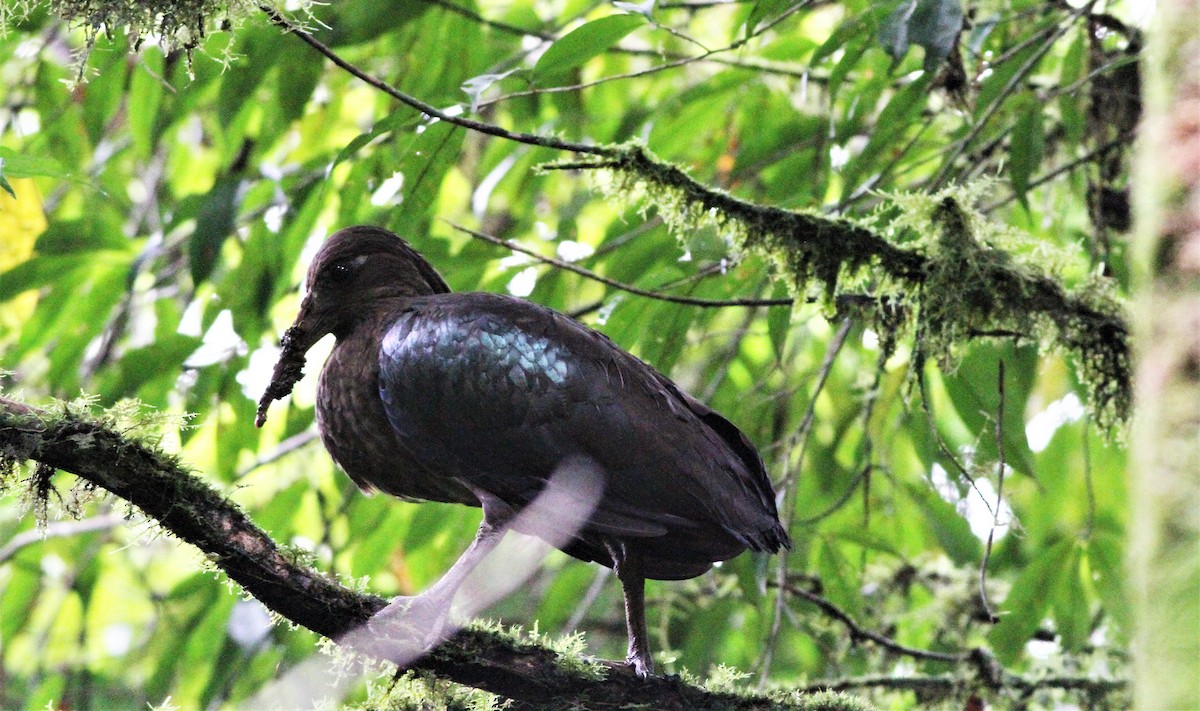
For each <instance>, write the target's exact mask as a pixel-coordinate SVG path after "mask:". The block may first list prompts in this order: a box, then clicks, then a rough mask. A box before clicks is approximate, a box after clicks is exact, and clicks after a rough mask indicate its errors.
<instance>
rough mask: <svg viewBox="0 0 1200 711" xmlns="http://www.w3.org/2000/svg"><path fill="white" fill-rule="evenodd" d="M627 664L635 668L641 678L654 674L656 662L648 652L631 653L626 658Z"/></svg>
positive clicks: (634, 670)
mask: <svg viewBox="0 0 1200 711" xmlns="http://www.w3.org/2000/svg"><path fill="white" fill-rule="evenodd" d="M625 664H626V665H628V666H629V667H630V668H631V669H633V673H634V674H637V677H638V678H639V679H649V678H650V677H652V676H654V662H653V661H652V660H651V659H650V656H649V655H647V654H630V655H629V656H628V657H626V658H625Z"/></svg>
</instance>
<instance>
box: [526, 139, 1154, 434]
mask: <svg viewBox="0 0 1200 711" xmlns="http://www.w3.org/2000/svg"><path fill="white" fill-rule="evenodd" d="M612 151H613V152H612V154H611V157H605V158H601V159H597V160H584V161H573V162H563V163H556V164H551V165H548V166H546V167H547V168H548V169H557V170H562V169H586V170H604V171H608V172H609V173H611V175H612V176H613V180H612V181H611V183H610V184H609V185H608V187H607V188H606V189H607V190H608V191H610V192H611V193H613V194H618V195H620V196H622V197H623V198H625V199H630V198H634V199H636V198H644V199H645V200H647V201H648V202H649V203H650V204H652V205H653V206H654V207H655V208H657V210H658V212H659V214H660V215H661V216H662V217H663V219H664V220H665V221H666V222H667V224H668V225H669V226H670V227H671V229H672V230H673V231H674V232H675V233H676V234H687V233H689V232H691V231H694V230H695V229H697V228H698V227H700V226H702V225H712V226H714V227H716V228H717V229H718V230H721V231H722V232H724V233H726V234H727V235H729V236H730V237H731V239H732V242H733V244H734V246H735V247H736V248H737V249H739V250H742V251H754V252H759V253H761V254H764V255H765V256H767V257H768V258H770V259H772V260H773V261H774V262H775V263H776V264H777V265H778V266H779V267H780V270H781V272H782V273H783V274H784V275H786V278H787V280H788V282H789V284H790V286H791V288H792V290H793V292H794V293H795V294H796V295H805V294H807V293H808V292H809V291H810V290H813V289H814V288H815V289H818V290H819V291H820V292H821V293H822V295H823V298H824V301H825V303H826V304H827V305H828V306H829V307H830V308H831V309H840V308H842V307H844V306H845V305H847V304H850V305H852V306H853V307H854V308H855V310H856V316H859V317H861V318H865V319H866V320H867V321H869V324H870V325H871V327H873V328H875V329H876V330H877V331H879V332H880V333H881V335H883V336H884V337H887V338H893V339H894V338H898V337H899V336H901V335H905V334H915V336H916V337H917V344H916V345H917V347H918V348H919V349H921V350H922V351H923V352H924V353H925V354H926V355H927V356H931V357H933V358H935V359H937V360H939V361H942V362H943V363H948V362H952V361H953V357H954V351H955V349H956V347H957V346H959V345H961V344H963V343H965V342H967V341H968V340H970V339H972V338H976V337H980V336H982V335H988V334H997V333H1003V334H1017V335H1020V336H1022V337H1026V338H1029V339H1032V340H1035V341H1038V342H1041V343H1043V344H1046V345H1050V346H1058V347H1061V348H1063V349H1064V350H1066V351H1068V352H1070V353H1071V354H1072V355H1073V356H1074V357H1075V358H1076V359H1077V361H1078V363H1079V364H1080V373H1081V380H1082V381H1083V382H1084V383H1085V385H1086V387H1087V388H1088V391H1089V400H1090V403H1091V407H1092V411H1093V412H1094V413H1095V415H1096V417H1097V419H1098V420H1099V421H1100V422H1101V423H1102V424H1105V425H1114V424H1117V423H1119V422H1121V421H1123V420H1125V419H1126V418H1127V417H1128V414H1129V410H1130V404H1131V399H1132V397H1131V385H1130V383H1131V372H1130V368H1131V364H1130V357H1129V333H1128V326H1127V325H1126V323H1125V319H1124V314H1123V311H1122V308H1121V307H1120V305H1119V304H1118V303H1117V301H1116V300H1115V299H1114V298H1112V297H1111V296H1110V295H1109V294H1108V293H1107V292H1106V291H1105V287H1104V285H1103V284H1099V283H1094V284H1087V285H1085V286H1084V287H1082V288H1080V289H1078V290H1070V289H1067V288H1066V287H1065V286H1064V285H1063V283H1062V281H1061V280H1060V279H1059V278H1057V277H1056V276H1055V275H1054V274H1052V273H1051V272H1049V271H1047V270H1046V269H1044V268H1042V267H1041V265H1040V264H1033V263H1030V262H1026V261H1023V260H1022V258H1021V257H1019V256H1018V255H1017V254H1016V253H1015V251H1011V250H1008V249H1005V248H1004V247H1005V246H1006V244H1005V238H1006V237H1008V235H1004V234H1003V233H1000V232H999V231H998V230H994V229H991V226H990V225H989V224H988V223H987V221H986V220H985V219H984V218H983V217H982V216H981V215H979V214H978V213H975V212H973V211H971V209H970V208H969V204H970V201H971V197H972V196H971V193H970V191H969V190H967V189H963V188H956V189H950V190H947V191H943V192H942V193H939V194H937V195H932V196H929V195H919V196H906V197H904V198H903V199H899V198H898V199H896V200H895V203H896V206H897V207H898V208H899V210H900V213H901V214H900V217H899V218H894V219H893V220H892V224H890V225H889V227H888V230H887V231H888V232H889V233H892V234H899V235H903V236H904V237H905V240H906V241H905V242H904V243H903V244H904V246H900V243H899V241H898V240H896V239H892V238H889V237H885V236H884V235H883V234H880V233H879V232H877V231H874V230H872V229H870V228H868V227H865V226H863V225H861V224H858V223H855V222H852V221H849V220H844V219H833V218H829V217H824V216H820V215H813V214H808V213H804V212H798V211H795V210H786V209H783V208H778V207H770V206H763V205H756V204H754V203H751V202H747V201H745V200H742V199H740V198H737V197H734V196H732V195H730V194H729V193H727V192H724V191H722V190H717V189H714V188H711V187H708V186H706V185H703V184H702V183H700V182H698V181H696V180H695V179H693V178H692V177H691V176H689V175H688V174H687V173H686V172H685V171H684V170H683V169H681V168H679V167H678V166H675V165H672V164H671V163H668V162H665V161H663V160H660V159H659V158H657V157H655V156H654V155H653V154H651V153H650V152H649V151H648V150H647V149H646V148H645V147H644V146H642V145H640V144H637V143H631V144H626V145H624V146H619V147H613V148H612ZM985 235H987V236H990V237H992V238H994V239H993V241H994V242H996V243H997V244H992V243H990V242H989V240H987V239H984V236H985ZM864 291H865V292H867V293H872V294H876V295H878V297H879V298H877V299H876V300H874V301H873V303H872V304H864V303H863V300H862V299H860V298H853V299H849V300H847V299H843V298H840V297H843V296H847V295H850V294H861V293H863V292H864Z"/></svg>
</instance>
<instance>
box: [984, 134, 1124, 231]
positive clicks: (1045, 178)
mask: <svg viewBox="0 0 1200 711" xmlns="http://www.w3.org/2000/svg"><path fill="white" fill-rule="evenodd" d="M1132 138H1133V136H1132V134H1130V133H1122V134H1121V135H1119V136H1117V137H1116V138H1114V139H1112V140H1111V141H1109V142H1108V143H1105V144H1104V145H1102V146H1099V147H1097V148H1093V149H1092V150H1090V151H1088V152H1087V153H1084V154H1083V155H1081V156H1079V157H1078V158H1076V159H1075V160H1073V161H1070V162H1068V163H1064V164H1062V165H1060V166H1059V167H1057V168H1055V169H1054V170H1052V171H1050V172H1049V173H1046V174H1045V175H1042V176H1039V177H1038V178H1037V179H1036V180H1031V181H1029V187H1028V189H1029V190H1033V189H1034V188H1037V187H1040V186H1041V185H1042V184H1044V183H1048V182H1050V181H1051V180H1054V179H1055V178H1057V177H1058V176H1060V175H1062V174H1063V173H1068V172H1070V171H1072V170H1074V169H1075V168H1077V167H1079V166H1080V165H1083V164H1084V163H1089V162H1091V161H1092V160H1094V159H1096V158H1099V157H1101V156H1103V155H1104V154H1105V153H1108V152H1109V151H1111V150H1112V149H1114V148H1116V147H1118V146H1123V145H1129V141H1130V140H1131V139H1132ZM1016 199H1017V193H1016V192H1013V193H1012V194H1010V195H1009V196H1008V197H1006V198H1004V199H1002V200H999V201H997V202H994V203H991V204H989V205H985V206H983V207H981V208H980V212H991V211H992V210H995V209H998V208H1001V207H1004V206H1005V205H1007V204H1008V203H1010V202H1012V201H1013V200H1016Z"/></svg>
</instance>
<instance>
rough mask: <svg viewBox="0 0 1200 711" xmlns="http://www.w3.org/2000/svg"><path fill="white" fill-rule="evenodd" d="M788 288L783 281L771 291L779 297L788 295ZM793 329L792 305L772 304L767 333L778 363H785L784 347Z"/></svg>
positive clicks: (772, 294)
mask: <svg viewBox="0 0 1200 711" xmlns="http://www.w3.org/2000/svg"><path fill="white" fill-rule="evenodd" d="M788 293H789V292H788V288H787V286H786V285H784V284H783V283H782V282H777V283H776V284H775V288H774V289H773V290H772V292H771V298H775V299H779V298H783V297H785V296H787V295H788ZM791 330H792V307H791V306H772V307H770V309H768V311H767V335H768V336H770V338H771V352H772V353H773V354H774V355H775V362H776V363H781V364H782V363H783V349H784V346H786V345H787V338H788V334H789V333H791Z"/></svg>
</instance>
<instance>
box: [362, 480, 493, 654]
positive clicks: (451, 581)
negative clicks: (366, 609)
mask: <svg viewBox="0 0 1200 711" xmlns="http://www.w3.org/2000/svg"><path fill="white" fill-rule="evenodd" d="M476 493H477V495H479V494H481V492H476ZM480 501H481V503H483V521H482V522H481V523H480V524H479V530H478V531H477V532H476V533H475V539H474V540H473V541H471V545H470V546H468V547H467V549H466V550H465V551H463V553H462V555H460V556H459V557H458V560H457V561H455V563H454V565H453V566H451V567H450V570H448V571H446V573H445V574H444V575H443V576H442V577H441V579H439V580H438V581H437V582H436V583H434V584H433V585H432V586H431V587H430V588H428V589H427V590H425V591H424V592H423V593H421V594H420V595H416V596H414V597H397V598H393V600H392V602H391V604H389V605H388V606H387V607H385V608H384V609H382V610H380V611H379V612H378V613H376V615H375V617H374V618H373V620H372V621H373V623H378V624H380V625H383V626H384V627H383V628H382V629H381V634H386V633H387V632H392V631H397V630H398V631H400V632H401V633H402V634H403V636H405V637H409V638H411V636H412V635H413V634H416V635H420V637H421V638H422V642H423V644H424V646H425V647H426V648H428V647H432V646H434V645H436V644H437V643H439V642H441V641H442V640H443V639H445V638H446V637H447V636H448V635H447V634H446V625H447V622H448V620H449V616H450V605H451V603H452V602H453V601H454V595H455V593H457V592H458V589H459V588H460V587H461V586H462V584H463V581H464V580H466V578H467V576H468V575H470V573H471V571H472V570H474V569H475V568H476V567H477V566H478V565H479V563H480V562H482V561H483V559H484V558H486V557H487V555H488V554H489V553H491V552H492V550H494V549H495V548H496V546H497V545H498V544H499V543H500V539H502V538H503V537H504V534H505V532H506V531H507V530H508V524H509V522H510V521H511V519H512V517H513V511H512V509H511V508H509V507H508V506H506V505H504V504H502V503H499V502H497V501H495V500H493V499H492V498H491V497H490V496H485V495H480Z"/></svg>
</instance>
